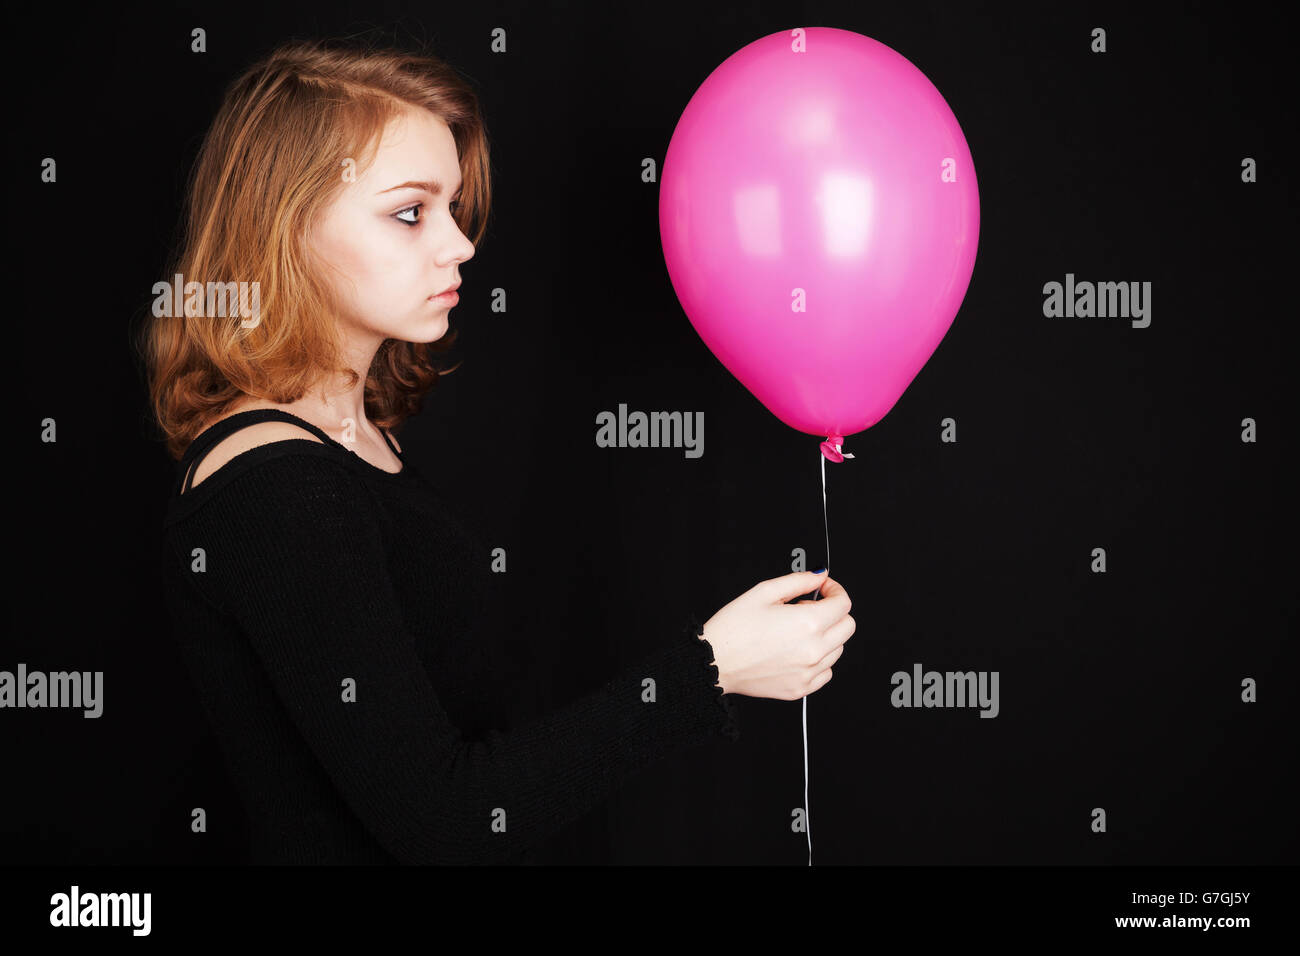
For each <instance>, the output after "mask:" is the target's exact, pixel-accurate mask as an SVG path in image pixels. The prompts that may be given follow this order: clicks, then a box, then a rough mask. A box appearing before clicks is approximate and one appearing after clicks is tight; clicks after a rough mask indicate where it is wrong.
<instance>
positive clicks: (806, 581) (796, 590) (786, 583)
mask: <svg viewBox="0 0 1300 956" xmlns="http://www.w3.org/2000/svg"><path fill="white" fill-rule="evenodd" d="M825 580H826V572H824V571H823V572H822V573H821V574H814V573H813V572H812V571H793V572H791V573H790V574H783V575H781V577H779V578H769V579H768V580H766V581H759V582H758V584H756V585H754V589H755V590H756V591H758V592H759V593H760V594H761V595H762V596H763V599H764V600H766V601H770V602H771V603H773V604H775V603H777V602H780V603H782V604H784V603H785V602H786V601H788V600H790V599H791V598H796V597H798V596H799V595H801V594H807V593H808V592H809V591H815V590H817V589H818V588H819V587H821V586H822V582H824V581H825Z"/></svg>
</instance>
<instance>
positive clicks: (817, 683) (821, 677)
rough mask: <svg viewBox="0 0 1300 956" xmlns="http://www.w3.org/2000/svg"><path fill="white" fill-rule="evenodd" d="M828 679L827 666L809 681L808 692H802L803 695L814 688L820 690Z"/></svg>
mask: <svg viewBox="0 0 1300 956" xmlns="http://www.w3.org/2000/svg"><path fill="white" fill-rule="evenodd" d="M830 679H831V669H830V668H829V667H828V668H826V670H824V671H822V672H821V673H820V674H818V675H817V676H816V677H814V678H813V679H812V681H811V682H809V684H808V693H806V694H804V696H805V697H807V696H808V694H811V693H812V692H813V691H815V690H821V688H823V687H824V686H826V684H828V683H830Z"/></svg>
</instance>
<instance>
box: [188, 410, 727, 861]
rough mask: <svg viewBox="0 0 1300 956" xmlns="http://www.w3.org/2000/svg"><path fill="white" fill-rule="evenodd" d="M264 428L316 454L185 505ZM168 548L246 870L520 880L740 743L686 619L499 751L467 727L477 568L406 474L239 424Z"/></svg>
mask: <svg viewBox="0 0 1300 956" xmlns="http://www.w3.org/2000/svg"><path fill="white" fill-rule="evenodd" d="M268 419H276V420H283V421H292V422H294V423H295V424H299V425H302V426H303V427H304V428H306V429H308V430H309V431H311V432H313V433H314V434H316V435H317V436H318V437H319V438H321V439H322V441H323V442H324V444H321V443H318V442H315V441H312V440H311V439H309V438H306V437H303V438H301V439H290V440H281V441H275V442H271V443H269V444H266V445H261V446H258V447H256V448H253V449H251V450H250V451H247V452H244V453H242V454H239V455H236V456H235V457H234V458H232V459H231V460H230V461H229V462H228V463H226V464H225V465H223V466H222V467H220V468H218V469H217V470H216V471H215V472H213V473H212V474H211V475H209V476H208V477H207V478H205V480H204V481H202V482H201V483H200V484H199V485H198V487H196V488H191V489H189V490H187V491H185V492H184V494H180V493H179V492H180V487H181V482H180V480H179V479H180V478H182V477H183V476H184V474H185V472H186V471H187V468H188V466H189V465H190V464H191V463H195V462H196V461H197V459H199V458H201V457H202V455H203V454H204V453H206V451H207V450H208V449H209V448H211V447H212V446H213V445H214V444H215V443H216V441H217V440H219V439H220V438H223V437H225V435H227V434H229V433H230V432H232V431H234V430H235V429H237V428H239V427H243V426H244V425H247V424H252V423H253V422H255V421H265V420H268ZM385 438H387V436H385ZM390 447H391V443H390ZM394 452H395V453H396V449H394ZM400 457H401V456H400V453H399V458H400ZM164 538H165V542H166V555H165V557H166V571H167V580H166V595H167V601H168V606H169V609H170V612H171V614H172V618H173V621H174V625H175V627H174V634H175V636H176V639H177V641H178V642H179V645H180V647H181V649H182V654H183V656H184V659H185V661H186V664H187V666H188V667H189V669H190V673H191V675H192V677H193V679H194V684H195V687H196V689H197V690H198V692H199V694H200V697H201V702H202V705H203V708H204V710H205V711H206V713H207V714H208V716H209V718H210V719H211V722H212V726H213V729H214V732H215V734H216V737H217V740H218V742H219V744H220V746H221V749H222V752H223V754H224V756H225V758H226V760H227V763H228V766H229V768H230V770H231V772H232V775H233V779H234V782H235V785H236V787H237V789H238V791H239V793H240V795H241V797H242V799H243V801H244V803H245V805H246V808H247V811H248V818H249V823H250V825H251V834H252V860H253V862H256V863H408V864H415V863H456V864H459V863H485V862H517V861H518V860H519V858H520V854H521V853H522V852H523V851H524V850H525V849H527V848H529V847H532V846H534V845H536V844H537V843H538V842H540V841H541V840H542V839H543V838H545V837H547V836H549V835H550V834H552V833H554V832H555V831H556V830H558V829H559V828H561V827H563V826H565V825H567V824H568V823H570V822H572V821H573V820H575V819H576V818H578V817H579V816H580V815H582V814H584V813H586V812H588V811H589V810H590V809H591V808H592V807H594V806H595V805H597V804H598V803H599V802H600V801H601V800H603V799H604V798H605V797H606V796H607V795H608V794H609V793H610V791H611V790H612V789H613V788H614V787H615V786H617V785H618V784H619V783H621V781H622V779H623V778H625V777H626V776H627V775H628V774H629V773H631V772H633V771H636V770H638V769H640V768H642V767H644V766H646V765H647V764H649V763H650V762H652V761H655V760H658V759H661V758H662V757H664V756H666V755H667V754H669V753H671V752H673V751H675V750H677V749H678V748H681V747H684V746H691V745H694V744H699V743H702V742H704V741H706V740H708V739H710V738H711V737H715V736H723V737H726V738H729V739H733V740H734V739H737V738H738V737H739V730H738V728H737V725H736V721H735V711H734V708H733V707H732V705H731V702H730V700H729V699H728V698H727V697H725V696H724V695H723V693H722V690H721V688H719V687H718V686H717V685H716V683H715V681H716V680H717V667H716V666H715V664H714V663H713V651H712V648H711V647H710V645H709V643H708V642H707V641H705V640H704V639H703V638H702V637H701V636H700V635H701V634H702V628H701V626H700V624H699V622H698V620H697V619H696V618H695V617H694V616H693V615H689V614H688V615H686V618H687V620H686V623H685V626H684V627H683V629H682V632H681V633H680V635H678V636H676V637H674V638H673V639H672V640H671V641H670V642H668V643H667V644H666V645H665V646H663V647H662V649H661V650H659V651H658V652H657V653H655V654H653V655H651V656H649V657H647V658H645V659H644V661H643V662H642V663H641V664H640V665H639V666H636V667H633V668H630V669H628V670H626V671H625V672H624V673H622V674H620V675H619V676H617V677H615V678H613V679H611V680H609V681H607V682H606V683H605V684H604V685H603V686H601V687H600V688H599V689H598V690H596V691H594V692H592V693H590V694H589V695H587V696H585V697H583V698H581V699H580V700H577V701H576V702H574V703H572V704H570V705H568V706H567V707H565V708H563V709H561V710H559V711H557V712H555V713H553V714H551V715H548V716H546V717H545V718H544V719H540V720H537V721H535V722H532V723H529V724H526V725H524V726H520V727H518V728H515V729H512V730H510V731H509V732H501V731H500V730H497V729H492V728H490V727H489V728H487V729H484V728H483V727H481V726H480V718H481V717H482V714H481V712H480V711H479V709H478V705H479V703H480V700H479V697H480V696H481V695H479V694H478V693H477V691H478V690H479V689H480V688H481V687H483V686H486V684H487V682H488V681H489V679H490V675H489V674H488V673H487V669H488V668H489V667H490V661H489V659H488V658H487V657H485V656H483V655H481V654H480V653H478V652H477V651H476V649H475V641H474V637H473V634H474V625H475V622H476V615H477V614H478V613H479V612H480V611H481V610H482V609H483V603H482V602H483V594H484V586H483V580H484V575H486V574H489V573H491V572H490V570H489V567H488V565H487V563H486V554H487V551H486V549H484V548H483V547H482V545H481V543H480V542H479V541H478V539H477V538H476V537H475V536H474V535H473V534H472V532H470V531H469V530H468V524H467V523H466V522H464V521H463V520H460V518H459V517H458V515H457V513H456V511H455V509H454V508H453V507H452V506H451V505H450V503H449V502H448V501H447V500H446V499H445V498H444V496H443V495H442V494H441V493H440V492H439V491H438V490H437V488H436V487H435V486H434V485H432V484H431V483H430V482H428V481H426V480H425V479H423V478H422V477H421V476H420V475H419V474H417V472H416V469H415V467H414V466H413V465H412V464H411V463H410V462H408V461H405V459H403V468H402V470H401V471H398V472H396V473H390V472H387V471H384V470H383V469H381V468H379V467H377V466H375V465H372V464H370V463H369V462H367V461H365V460H364V459H362V458H361V457H360V456H358V455H357V454H356V453H355V452H352V451H351V450H350V449H348V448H346V447H345V446H344V445H342V444H340V443H338V442H335V441H334V440H333V439H331V438H329V437H328V436H327V435H326V434H325V433H324V432H323V431H321V430H320V429H318V428H316V426H314V425H311V424H309V423H307V422H305V421H304V420H303V419H301V418H298V417H296V416H293V415H290V414H289V413H286V412H282V411H279V410H262V409H258V410H254V411H249V412H242V413H240V414H238V415H234V416H231V417H230V418H228V419H225V420H224V421H222V422H218V423H217V424H216V425H214V426H212V427H211V428H209V429H208V430H207V431H206V432H204V434H202V435H200V436H199V437H198V438H197V439H195V441H194V443H193V444H192V445H191V447H190V449H189V451H187V453H186V456H185V457H184V458H183V459H182V461H181V463H180V465H179V466H178V481H177V486H176V488H175V489H174V490H173V493H172V496H171V499H170V501H169V503H168V508H167V517H166V520H165V524H164ZM198 549H202V550H201V552H200V551H199V550H198ZM646 678H653V680H654V686H655V695H654V696H655V700H653V701H645V700H643V696H645V692H644V690H643V681H644V680H645V679H646ZM467 728H473V729H467Z"/></svg>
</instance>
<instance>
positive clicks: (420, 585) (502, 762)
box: [142, 42, 855, 863]
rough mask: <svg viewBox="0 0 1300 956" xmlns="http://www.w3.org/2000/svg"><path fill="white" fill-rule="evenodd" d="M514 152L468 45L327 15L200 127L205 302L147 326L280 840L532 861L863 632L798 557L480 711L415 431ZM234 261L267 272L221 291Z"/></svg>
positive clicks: (185, 557)
mask: <svg viewBox="0 0 1300 956" xmlns="http://www.w3.org/2000/svg"><path fill="white" fill-rule="evenodd" d="M489 168H490V167H489V161H488V146H487V136H486V133H485V130H484V126H483V122H482V119H481V116H480V112H479V108H478V104H477V100H476V98H475V96H474V94H473V92H472V91H471V89H470V88H469V87H468V86H467V84H466V83H465V82H464V81H463V80H462V79H461V78H459V76H458V75H457V74H456V73H455V72H454V71H453V70H452V69H451V68H450V67H448V66H447V65H446V64H444V63H442V62H439V61H438V60H436V59H433V58H430V57H427V56H419V55H411V54H407V53H403V52H399V51H389V50H362V49H349V48H344V47H338V46H332V45H329V44H325V43H318V42H312V43H301V44H292V45H288V46H284V47H281V48H280V49H278V50H276V51H275V52H273V53H272V54H271V55H269V56H268V57H267V58H266V59H265V60H263V61H262V62H260V63H258V64H257V65H256V66H254V67H253V68H251V69H250V70H249V71H248V72H247V73H246V74H245V75H244V76H242V77H240V78H239V79H238V80H237V81H236V82H235V83H234V84H233V86H232V87H231V88H230V90H229V91H228V93H227V95H226V97H225V100H224V102H223V103H222V105H221V108H220V111H219V113H218V115H217V117H216V120H215V121H214V123H213V124H212V127H211V129H210V131H209V133H208V135H207V138H206V139H205V141H204V143H203V145H202V148H201V151H200V154H199V157H198V162H197V165H196V168H195V172H194V176H193V179H192V183H191V187H190V194H189V196H188V206H187V211H188V223H187V232H186V236H185V241H184V244H183V247H182V248H181V249H180V250H179V252H178V254H177V256H176V259H175V262H174V264H173V267H172V268H170V269H169V270H168V274H167V282H168V284H170V283H171V282H172V280H173V276H177V275H178V276H180V279H179V280H177V283H178V287H179V288H181V289H183V290H185V292H184V300H183V301H181V300H180V299H179V298H177V297H172V301H173V303H174V304H175V305H176V308H173V309H170V310H168V309H166V308H163V309H155V317H154V318H153V319H152V320H151V324H150V326H149V328H148V331H147V335H146V338H145V341H144V342H143V343H142V345H143V352H144V356H145V359H146V365H147V368H148V372H149V379H150V391H151V398H152V403H153V412H154V414H155V416H156V418H157V421H158V424H159V426H160V429H161V431H162V433H163V435H165V436H166V442H167V447H168V449H169V452H170V453H171V455H172V456H173V457H174V458H177V459H178V460H179V465H178V470H177V487H176V489H175V490H174V492H173V495H172V497H171V500H170V501H169V503H168V513H167V519H166V523H165V540H166V544H167V552H166V559H167V569H168V574H169V578H168V582H167V599H168V604H169V608H170V610H171V613H172V615H173V618H174V621H175V633H176V637H177V639H178V641H179V643H180V645H181V647H182V649H183V652H184V655H185V659H186V661H187V663H188V666H189V667H190V669H191V673H192V674H193V676H194V680H195V684H196V686H197V688H198V689H199V691H200V693H201V695H202V702H203V706H204V708H205V710H206V712H207V713H208V715H209V716H210V717H211V719H212V722H213V726H214V729H215V731H216V734H217V736H218V739H219V742H220V744H221V747H222V749H223V752H224V754H225V756H226V758H227V761H228V763H229V766H230V768H231V770H232V772H233V775H234V780H235V782H236V785H237V786H238V788H239V792H240V794H241V796H242V799H243V800H244V802H245V804H246V806H247V810H248V818H249V822H250V824H251V827H252V837H253V846H252V859H253V861H254V862H260V863H470V862H491V861H509V860H517V859H518V856H519V854H520V852H521V851H522V850H524V849H525V848H527V847H530V846H532V845H534V844H536V843H537V842H539V841H540V840H541V839H543V838H544V837H546V836H548V835H550V834H551V833H553V832H555V831H556V830H557V829H558V828H560V827H561V826H564V825H565V824H567V823H569V822H570V821H572V820H574V819H575V818H576V817H578V816H579V815H581V814H583V813H585V812H586V811H588V810H589V809H590V808H591V807H593V806H594V805H596V804H597V803H598V802H599V801H600V800H602V799H603V798H604V797H605V796H606V795H607V794H608V792H609V791H610V790H611V789H612V787H613V786H614V785H616V784H617V783H618V782H619V781H620V780H621V779H622V778H624V777H625V776H626V775H627V774H629V773H632V772H633V771H636V770H638V769H639V768H642V767H644V766H645V765H647V764H648V763H650V762H651V761H654V760H658V759H661V758H662V757H664V756H666V755H667V754H669V753H671V752H672V751H674V750H676V749H677V748H680V747H684V746H689V745H693V744H697V743H701V742H703V741H705V740H707V739H709V738H710V737H711V736H712V735H723V736H725V737H730V738H732V739H734V738H735V737H737V736H738V729H737V727H736V724H735V714H734V711H733V709H732V706H731V702H730V700H729V699H728V697H727V696H726V695H729V694H744V695H748V696H753V697H769V698H776V699H780V700H797V699H799V698H800V697H802V696H805V695H807V694H810V693H812V692H814V691H816V690H817V689H818V688H819V687H821V686H823V685H824V684H825V683H826V682H827V681H828V680H830V677H831V665H832V664H833V663H834V662H835V660H836V659H837V658H838V657H839V655H840V654H841V652H842V650H843V645H844V642H845V641H847V640H848V638H849V637H850V635H851V634H852V633H853V630H854V627H855V625H854V622H853V618H852V617H851V616H850V615H849V613H848V612H849V608H850V602H849V598H848V595H847V594H846V593H845V591H844V589H843V588H842V587H841V586H839V585H838V584H836V583H834V582H832V581H830V580H829V579H828V578H826V577H825V576H824V575H818V574H813V573H810V572H801V573H796V574H790V575H786V576H783V577H779V578H775V579H772V580H767V581H762V582H760V583H758V584H757V585H755V586H754V587H753V588H751V589H750V590H749V591H747V592H746V593H744V594H742V595H740V596H739V597H737V598H736V599H735V600H733V601H732V602H731V603H729V604H728V605H726V606H725V607H723V608H722V609H721V610H719V611H718V612H717V613H716V614H714V615H713V616H712V617H711V618H710V619H709V620H708V621H707V622H706V623H705V624H704V625H703V626H702V627H701V626H700V625H699V624H698V623H697V621H696V620H695V619H694V618H691V619H690V622H689V626H688V627H686V628H685V629H684V633H683V634H682V635H681V636H680V637H675V638H673V640H672V641H671V642H669V643H667V644H666V645H665V646H664V647H663V649H662V650H661V651H659V652H658V653H656V654H655V655H653V656H652V657H650V658H649V659H647V660H645V661H644V662H642V663H641V664H640V665H639V666H638V667H635V668H632V669H630V670H628V671H627V672H626V673H624V674H622V675H619V676H617V677H614V678H612V679H611V680H609V681H608V682H606V683H605V684H604V685H603V686H602V687H601V688H600V689H599V690H597V691H596V692H594V693H592V694H590V695H588V696H586V697H584V698H582V699H580V700H578V701H576V702H575V703H573V704H571V705H570V706H568V707H566V708H564V709H562V710H560V711H558V712H557V713H554V714H551V715H548V716H547V717H546V718H545V719H542V720H539V721H536V722H534V723H531V724H528V725H526V726H521V727H518V728H515V729H512V730H510V731H509V732H503V731H499V730H494V729H481V728H480V729H477V730H472V731H471V730H470V729H467V728H470V727H471V726H472V725H473V724H474V715H475V710H474V704H475V685H476V682H478V683H480V684H481V679H482V677H483V674H482V667H483V664H482V661H481V659H480V658H478V657H477V656H476V654H475V651H474V648H473V646H472V641H471V636H470V629H471V625H472V623H473V608H474V606H475V605H474V603H473V601H472V599H471V598H470V597H469V596H468V595H470V594H472V593H473V591H474V589H475V588H476V587H479V586H481V585H479V584H476V582H480V581H481V580H482V576H483V575H484V574H486V573H487V570H486V568H484V567H479V566H478V564H477V560H476V558H475V557H474V556H475V555H476V554H477V553H478V552H477V551H476V550H475V542H474V541H473V540H472V538H471V537H470V536H469V535H468V534H467V533H466V531H465V530H464V526H463V525H462V524H460V523H459V522H457V521H456V519H455V515H454V510H453V509H452V507H451V506H450V503H449V502H447V501H445V500H444V499H443V498H442V497H441V495H440V494H439V493H438V491H437V489H436V488H435V487H434V485H433V484H431V483H429V482H427V481H425V480H424V479H423V478H422V477H421V476H420V475H419V474H417V473H416V470H415V468H414V466H413V465H412V464H411V463H410V462H408V461H406V460H405V459H404V457H403V453H402V451H401V448H400V446H399V445H398V444H397V442H396V441H395V439H394V438H393V437H392V435H391V434H390V429H392V428H393V427H395V426H397V425H399V424H400V423H401V422H402V421H403V420H405V419H406V418H407V417H409V416H410V415H411V414H412V413H413V412H414V411H415V410H417V409H418V408H419V406H420V403H421V401H422V399H423V397H424V395H425V394H426V393H427V392H428V391H429V390H430V389H431V388H432V387H433V386H434V384H435V383H436V382H437V379H438V376H439V375H440V374H444V373H445V372H446V371H449V370H447V369H442V368H440V367H439V365H438V363H437V361H436V359H437V357H438V355H439V354H440V353H441V352H443V351H445V350H446V347H447V345H448V344H450V342H451V340H452V339H454V335H451V336H448V335H447V332H448V311H449V310H450V309H451V308H452V307H453V306H454V305H455V304H456V301H457V297H456V295H455V294H454V292H453V293H451V294H448V293H447V290H454V289H456V288H457V287H458V286H459V285H460V282H461V274H460V265H461V264H462V263H464V262H465V261H467V260H468V259H469V258H470V257H471V256H473V254H474V250H475V243H477V242H478V241H480V240H481V239H482V236H483V232H484V230H485V223H486V218H487V214H488V210H489V205H490V183H489ZM470 234H472V235H473V237H474V238H473V240H472V241H471V239H470V238H468V235H470ZM191 282H194V283H198V285H197V286H194V287H190V286H188V285H187V284H188V283H191ZM209 283H212V284H214V285H216V284H220V283H244V284H245V285H244V286H243V288H244V289H245V290H247V289H250V288H253V289H256V290H258V293H257V294H256V295H252V294H245V296H244V298H242V299H241V300H240V302H241V304H243V305H244V306H245V308H244V310H243V311H242V312H241V311H238V310H235V309H233V308H230V307H227V308H221V307H216V308H214V307H213V303H214V301H215V299H214V297H213V296H211V295H209V294H208V293H207V291H206V290H208V289H211V288H212V286H209ZM253 283H256V286H253ZM228 288H234V286H233V285H232V286H229V287H228ZM192 289H197V290H198V291H197V292H194V293H193V294H192V293H191V290H192ZM169 291H170V290H169ZM249 305H252V306H254V308H251V309H250V308H247V306H249ZM159 312H162V313H163V314H161V315H159V314H158V313H159ZM168 312H170V314H167V313H168ZM444 337H445V338H444ZM819 587H820V589H821V595H822V599H821V600H817V601H809V600H805V601H801V602H798V603H797V604H786V602H787V601H790V600H792V599H793V598H795V597H797V596H799V595H801V594H806V593H808V592H809V591H812V590H814V589H815V588H819ZM647 678H653V680H654V688H655V693H654V695H653V697H654V699H653V700H650V699H648V697H649V696H650V695H648V694H647V693H646V687H647V686H649V685H647V684H646V683H645V681H646V679H647Z"/></svg>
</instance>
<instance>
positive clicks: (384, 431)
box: [379, 428, 406, 464]
mask: <svg viewBox="0 0 1300 956" xmlns="http://www.w3.org/2000/svg"><path fill="white" fill-rule="evenodd" d="M379 434H381V435H383V436H384V441H386V442H388V447H389V448H391V449H393V454H394V455H396V456H397V460H398V461H400V462H401V463H402V464H406V459H405V458H403V457H402V453H401V452H400V451H398V450H397V446H396V445H394V444H393V440H392V439H391V438H389V437H388V429H387V428H381V429H379Z"/></svg>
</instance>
